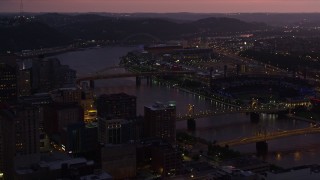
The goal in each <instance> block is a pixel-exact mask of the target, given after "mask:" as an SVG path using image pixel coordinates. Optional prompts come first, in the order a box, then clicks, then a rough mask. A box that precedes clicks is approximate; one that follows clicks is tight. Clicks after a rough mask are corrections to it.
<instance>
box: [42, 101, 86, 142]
mask: <svg viewBox="0 0 320 180" xmlns="http://www.w3.org/2000/svg"><path fill="white" fill-rule="evenodd" d="M43 112H44V130H45V132H46V133H47V134H48V135H49V136H51V135H52V134H57V133H61V132H63V129H64V128H66V127H67V126H68V125H70V124H73V123H77V122H83V109H82V107H81V106H80V105H77V104H51V105H47V106H45V107H44V109H43Z"/></svg>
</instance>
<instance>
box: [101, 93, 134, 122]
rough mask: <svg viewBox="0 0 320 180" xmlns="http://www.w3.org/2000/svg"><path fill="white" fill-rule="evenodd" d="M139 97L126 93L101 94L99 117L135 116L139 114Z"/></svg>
mask: <svg viewBox="0 0 320 180" xmlns="http://www.w3.org/2000/svg"><path fill="white" fill-rule="evenodd" d="M136 100H137V98H136V97H135V96H130V95H128V94H125V93H120V94H110V95H106V94H104V95H101V96H99V98H98V100H97V113H98V117H102V118H112V119H116V118H119V119H121V118H133V117H136V114H137V102H136Z"/></svg>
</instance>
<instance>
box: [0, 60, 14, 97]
mask: <svg viewBox="0 0 320 180" xmlns="http://www.w3.org/2000/svg"><path fill="white" fill-rule="evenodd" d="M16 99H17V64H16V59H15V57H13V56H12V57H11V56H9V57H0V103H12V102H15V101H16Z"/></svg>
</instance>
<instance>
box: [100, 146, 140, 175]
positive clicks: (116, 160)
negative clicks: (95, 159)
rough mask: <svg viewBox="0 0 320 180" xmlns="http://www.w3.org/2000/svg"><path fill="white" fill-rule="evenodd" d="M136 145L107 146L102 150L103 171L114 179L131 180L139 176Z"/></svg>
mask: <svg viewBox="0 0 320 180" xmlns="http://www.w3.org/2000/svg"><path fill="white" fill-rule="evenodd" d="M136 157H137V156H136V147H135V145H134V144H117V145H106V146H105V147H103V148H102V149H101V169H102V170H104V171H106V172H108V173H110V174H111V175H112V177H113V178H114V179H131V178H134V177H136V175H137V165H136V164H137V158H136Z"/></svg>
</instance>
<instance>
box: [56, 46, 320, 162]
mask: <svg viewBox="0 0 320 180" xmlns="http://www.w3.org/2000/svg"><path fill="white" fill-rule="evenodd" d="M133 49H135V48H132V47H107V48H101V49H91V50H86V51H78V52H69V53H65V54H62V55H58V56H57V57H58V58H59V59H60V60H61V63H62V64H68V65H70V67H71V68H73V69H75V70H77V71H78V73H79V74H90V73H91V74H92V73H94V72H97V71H99V70H101V69H103V68H105V67H108V66H115V65H117V64H118V62H119V57H120V56H123V55H125V54H126V53H127V52H128V51H131V50H133ZM113 71H114V72H116V73H120V72H123V71H124V70H121V69H117V70H113ZM95 85H96V87H97V89H96V93H97V95H99V94H102V93H120V92H125V93H127V94H131V95H135V96H137V112H138V114H141V115H143V107H144V105H150V104H152V103H154V102H156V101H162V102H166V101H171V100H174V101H176V104H177V114H185V113H187V107H188V104H194V105H195V111H200V110H206V109H211V110H212V109H215V108H218V109H221V108H225V106H223V105H221V104H219V103H217V102H211V101H205V100H204V99H203V98H201V97H200V98H199V96H197V95H193V94H189V93H186V92H184V91H179V90H177V89H173V88H168V87H162V86H159V85H157V84H153V85H152V86H147V85H146V82H145V81H143V82H142V85H141V86H140V87H139V88H137V87H136V85H135V78H121V79H112V80H111V79H110V80H99V81H96V83H95ZM196 122H197V125H196V126H197V128H196V131H195V132H189V133H191V134H194V135H196V136H198V137H202V138H204V139H206V140H209V141H214V140H216V141H223V140H230V139H234V138H242V137H247V136H253V135H255V134H256V133H257V132H259V131H264V130H266V131H267V132H275V131H282V130H289V129H295V128H303V127H308V126H309V124H308V123H306V122H301V121H296V120H292V119H277V116H276V115H268V114H264V115H262V118H261V120H260V121H259V123H252V122H251V121H250V116H249V115H246V114H227V115H219V116H215V117H211V118H203V119H197V121H196ZM177 131H187V123H186V122H185V121H184V122H177ZM319 139H320V135H319V134H309V135H305V136H294V137H287V138H283V139H277V140H272V141H268V147H269V153H268V155H267V157H266V160H267V161H268V162H271V163H275V164H277V165H279V166H283V167H292V166H297V165H303V164H313V163H320V157H319V156H317V154H319V153H320V142H319ZM234 149H236V150H239V151H241V152H243V153H247V154H254V153H255V151H256V150H255V144H248V145H241V146H236V147H234Z"/></svg>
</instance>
